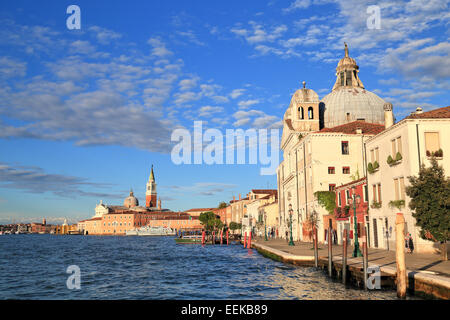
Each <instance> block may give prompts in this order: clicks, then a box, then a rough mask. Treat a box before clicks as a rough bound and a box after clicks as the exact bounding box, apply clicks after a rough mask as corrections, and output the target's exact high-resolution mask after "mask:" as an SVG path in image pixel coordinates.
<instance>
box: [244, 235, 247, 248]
mask: <svg viewBox="0 0 450 320" xmlns="http://www.w3.org/2000/svg"><path fill="white" fill-rule="evenodd" d="M244 248H247V232H245V235H244Z"/></svg>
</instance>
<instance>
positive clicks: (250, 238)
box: [247, 231, 252, 249]
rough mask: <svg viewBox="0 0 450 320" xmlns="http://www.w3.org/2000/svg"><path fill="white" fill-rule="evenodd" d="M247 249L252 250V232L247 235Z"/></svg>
mask: <svg viewBox="0 0 450 320" xmlns="http://www.w3.org/2000/svg"><path fill="white" fill-rule="evenodd" d="M247 248H248V249H251V248H252V232H251V231H250V233H249V235H248V243H247Z"/></svg>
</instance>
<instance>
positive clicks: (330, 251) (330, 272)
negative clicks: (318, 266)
mask: <svg viewBox="0 0 450 320" xmlns="http://www.w3.org/2000/svg"><path fill="white" fill-rule="evenodd" d="M328 221H329V222H330V226H329V228H328V275H329V276H330V278H331V277H332V276H333V247H332V246H333V244H332V242H333V237H332V236H331V233H332V232H333V221H331V219H330V220H328Z"/></svg>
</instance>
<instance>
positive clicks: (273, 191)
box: [252, 189, 277, 194]
mask: <svg viewBox="0 0 450 320" xmlns="http://www.w3.org/2000/svg"><path fill="white" fill-rule="evenodd" d="M252 192H253V193H254V194H276V193H277V189H252Z"/></svg>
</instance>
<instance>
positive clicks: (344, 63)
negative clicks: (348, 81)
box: [337, 57, 357, 68]
mask: <svg viewBox="0 0 450 320" xmlns="http://www.w3.org/2000/svg"><path fill="white" fill-rule="evenodd" d="M344 66H357V64H356V61H355V59H353V58H350V57H343V58H342V59H341V60H340V61H339V62H338V65H337V67H338V68H340V67H344Z"/></svg>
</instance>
